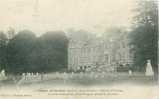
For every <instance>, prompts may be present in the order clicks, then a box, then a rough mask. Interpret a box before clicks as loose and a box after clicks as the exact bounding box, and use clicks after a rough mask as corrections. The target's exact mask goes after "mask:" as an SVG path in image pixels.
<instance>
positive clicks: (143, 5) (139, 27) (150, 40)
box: [131, 0, 158, 73]
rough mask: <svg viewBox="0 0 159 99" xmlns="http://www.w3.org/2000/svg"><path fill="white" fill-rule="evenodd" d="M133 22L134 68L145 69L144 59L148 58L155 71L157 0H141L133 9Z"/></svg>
mask: <svg viewBox="0 0 159 99" xmlns="http://www.w3.org/2000/svg"><path fill="white" fill-rule="evenodd" d="M135 11H136V13H137V15H136V16H135V17H134V24H133V29H132V33H131V38H132V44H133V45H134V50H135V65H134V66H135V68H136V69H137V70H140V71H144V70H145V64H146V60H148V59H150V60H151V63H152V66H153V69H154V70H155V73H157V32H158V31H157V30H158V9H157V0H156V1H155V0H141V1H140V2H138V7H137V9H136V10H135Z"/></svg>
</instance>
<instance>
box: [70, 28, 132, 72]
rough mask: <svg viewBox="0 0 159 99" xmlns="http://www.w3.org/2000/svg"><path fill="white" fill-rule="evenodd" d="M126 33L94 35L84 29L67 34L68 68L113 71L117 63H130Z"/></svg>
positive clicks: (130, 57) (130, 56)
mask: <svg viewBox="0 0 159 99" xmlns="http://www.w3.org/2000/svg"><path fill="white" fill-rule="evenodd" d="M128 43H129V40H128V37H127V34H126V33H125V32H124V33H120V35H117V36H114V37H113V36H110V37H107V38H106V37H105V36H100V37H98V36H96V35H95V34H91V33H88V32H86V31H82V30H80V31H76V32H74V33H71V34H70V35H69V45H68V69H69V70H74V71H78V70H85V71H89V70H95V71H108V72H111V71H115V70H116V67H117V66H119V65H126V64H132V62H133V56H132V55H131V53H130V46H129V45H128Z"/></svg>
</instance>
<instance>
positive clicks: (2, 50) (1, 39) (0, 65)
mask: <svg viewBox="0 0 159 99" xmlns="http://www.w3.org/2000/svg"><path fill="white" fill-rule="evenodd" d="M6 44H7V36H6V35H5V34H4V33H3V32H0V70H1V69H5V66H6Z"/></svg>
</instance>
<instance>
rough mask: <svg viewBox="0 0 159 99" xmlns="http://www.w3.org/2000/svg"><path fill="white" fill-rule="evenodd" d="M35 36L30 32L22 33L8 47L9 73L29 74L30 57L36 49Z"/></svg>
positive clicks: (24, 31)
mask: <svg viewBox="0 0 159 99" xmlns="http://www.w3.org/2000/svg"><path fill="white" fill-rule="evenodd" d="M35 39H36V37H35V35H34V33H32V32H31V31H29V30H23V31H20V32H19V33H18V34H17V35H16V36H14V37H13V38H12V39H11V40H10V41H9V43H8V46H7V63H8V65H7V71H9V72H10V73H15V74H17V73H21V72H29V71H31V69H30V67H31V66H30V62H29V61H28V55H29V54H30V52H31V51H32V50H33V48H34V42H35Z"/></svg>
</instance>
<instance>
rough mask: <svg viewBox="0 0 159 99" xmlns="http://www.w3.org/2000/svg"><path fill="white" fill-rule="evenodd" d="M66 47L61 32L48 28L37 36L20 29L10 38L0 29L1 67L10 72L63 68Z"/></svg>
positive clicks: (64, 36) (49, 70)
mask: <svg viewBox="0 0 159 99" xmlns="http://www.w3.org/2000/svg"><path fill="white" fill-rule="evenodd" d="M67 46H68V39H67V37H66V34H65V33H64V32H63V31H49V32H46V33H45V34H43V35H41V36H40V37H36V36H35V34H34V33H33V32H31V31H29V30H23V31H20V32H18V33H17V34H16V35H15V36H14V37H12V38H11V39H9V40H8V39H7V36H6V35H5V34H4V33H3V32H0V67H1V69H5V70H6V72H8V73H13V74H19V73H22V72H53V71H62V70H64V69H66V68H67Z"/></svg>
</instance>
